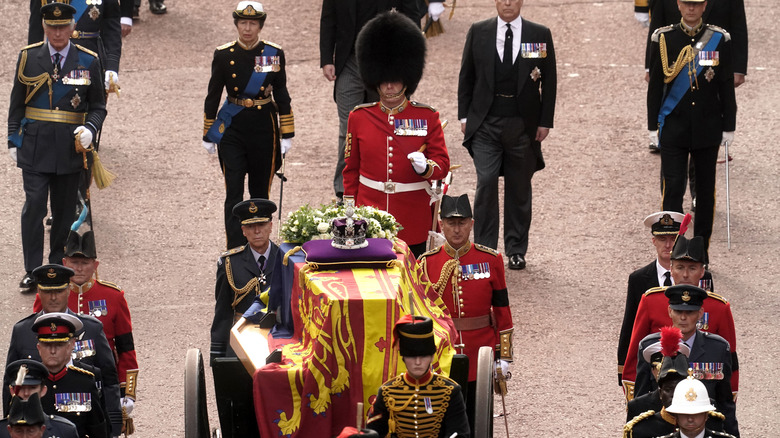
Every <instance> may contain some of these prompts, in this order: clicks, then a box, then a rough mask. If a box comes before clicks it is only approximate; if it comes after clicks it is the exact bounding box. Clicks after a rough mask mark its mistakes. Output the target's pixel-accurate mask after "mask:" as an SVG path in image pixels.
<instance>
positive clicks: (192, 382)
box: [184, 348, 210, 438]
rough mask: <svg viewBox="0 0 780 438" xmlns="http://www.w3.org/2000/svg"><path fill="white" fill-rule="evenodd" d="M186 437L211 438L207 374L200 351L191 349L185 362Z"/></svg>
mask: <svg viewBox="0 0 780 438" xmlns="http://www.w3.org/2000/svg"><path fill="white" fill-rule="evenodd" d="M184 436H185V438H209V437H210V433H209V414H208V407H207V406H206V374H205V373H204V372H203V357H202V356H201V354H200V350H199V349H197V348H190V349H189V350H187V358H186V360H185V362H184Z"/></svg>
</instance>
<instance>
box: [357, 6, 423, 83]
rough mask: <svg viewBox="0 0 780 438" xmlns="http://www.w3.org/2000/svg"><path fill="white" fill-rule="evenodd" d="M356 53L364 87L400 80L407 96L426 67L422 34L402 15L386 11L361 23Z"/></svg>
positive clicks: (416, 26)
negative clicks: (363, 24) (364, 23)
mask: <svg viewBox="0 0 780 438" xmlns="http://www.w3.org/2000/svg"><path fill="white" fill-rule="evenodd" d="M355 53H356V55H357V61H358V69H359V71H360V77H361V78H362V79H363V84H364V85H365V86H366V88H367V89H369V90H376V89H377V87H378V86H379V84H381V83H383V82H403V84H404V86H406V95H407V96H411V95H412V93H414V90H416V89H417V84H418V83H419V82H420V79H421V78H422V74H423V69H424V68H425V36H423V33H422V31H421V30H420V27H419V26H418V25H416V24H414V22H413V21H412V20H410V19H409V18H408V17H406V16H405V15H403V14H401V13H399V12H395V11H390V12H385V13H382V14H379V15H377V16H376V17H374V18H373V19H372V20H371V21H369V22H368V23H366V25H365V26H363V30H361V31H360V34H358V37H357V41H356V43H355Z"/></svg>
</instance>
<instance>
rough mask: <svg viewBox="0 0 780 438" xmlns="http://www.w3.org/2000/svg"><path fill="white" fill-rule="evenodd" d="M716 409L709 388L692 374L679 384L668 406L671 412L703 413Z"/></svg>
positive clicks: (667, 410) (668, 410) (667, 409)
mask: <svg viewBox="0 0 780 438" xmlns="http://www.w3.org/2000/svg"><path fill="white" fill-rule="evenodd" d="M714 410H715V406H712V404H711V403H710V396H709V394H707V388H705V387H704V384H703V383H701V382H700V381H698V380H696V379H694V378H693V377H692V376H688V378H687V379H685V380H682V381H680V383H678V384H677V387H676V388H674V397H673V398H672V404H671V406H669V407H668V408H666V412H669V413H671V414H701V413H702V412H710V411H714Z"/></svg>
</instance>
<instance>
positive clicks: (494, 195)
mask: <svg viewBox="0 0 780 438" xmlns="http://www.w3.org/2000/svg"><path fill="white" fill-rule="evenodd" d="M471 147H472V151H473V153H474V157H473V158H474V167H475V168H476V170H477V192H476V194H475V196H474V242H475V243H479V244H481V245H485V246H487V247H490V248H498V225H499V212H498V178H499V176H500V174H501V170H502V168H503V175H504V251H505V252H506V254H508V255H514V254H520V255H522V256H525V253H526V251H527V250H528V230H529V229H530V227H531V200H532V193H531V177H533V174H534V172H535V170H536V154H535V153H534V151H533V149H532V148H531V139H530V138H529V137H528V135H527V134H526V132H525V124H524V123H523V119H522V118H520V117H495V116H487V117H486V118H485V121H484V122H483V123H482V125H481V126H480V127H479V129H477V132H476V133H474V139H473V141H472V145H471Z"/></svg>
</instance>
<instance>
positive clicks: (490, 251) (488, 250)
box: [474, 243, 498, 256]
mask: <svg viewBox="0 0 780 438" xmlns="http://www.w3.org/2000/svg"><path fill="white" fill-rule="evenodd" d="M474 248H477V249H478V250H480V251H482V252H486V253H488V254H490V255H493V256H497V255H498V251H496V250H495V249H493V248H490V247H487V246H485V245H480V244H479V243H475V244H474Z"/></svg>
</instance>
